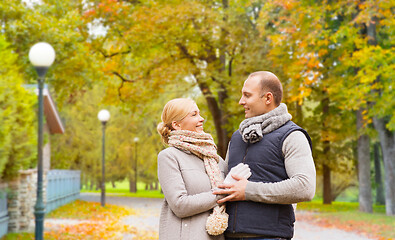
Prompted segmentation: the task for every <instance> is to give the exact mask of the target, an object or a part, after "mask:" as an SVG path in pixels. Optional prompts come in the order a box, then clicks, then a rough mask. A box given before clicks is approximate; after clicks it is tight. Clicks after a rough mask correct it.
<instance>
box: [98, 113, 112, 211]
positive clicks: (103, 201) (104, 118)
mask: <svg viewBox="0 0 395 240" xmlns="http://www.w3.org/2000/svg"><path fill="white" fill-rule="evenodd" d="M97 118H98V119H99V121H100V122H101V123H102V126H103V128H102V131H103V133H102V159H101V201H100V202H101V205H102V206H103V207H104V205H106V199H105V198H106V185H105V161H104V160H105V142H106V138H105V137H106V123H107V121H108V120H109V119H110V112H109V111H107V110H105V109H103V110H101V111H100V112H99V114H98V115H97Z"/></svg>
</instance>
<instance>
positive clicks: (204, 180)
mask: <svg viewBox="0 0 395 240" xmlns="http://www.w3.org/2000/svg"><path fill="white" fill-rule="evenodd" d="M203 122H204V119H203V118H202V117H201V116H200V112H199V108H198V106H197V105H196V103H195V102H194V101H193V100H191V99H187V98H177V99H173V100H171V101H169V102H168V103H167V104H166V105H165V107H164V109H163V112H162V122H161V123H159V125H158V132H159V134H160V135H161V136H162V140H163V141H164V143H165V144H167V145H169V147H168V148H166V149H165V150H163V151H161V152H160V153H159V155H158V178H159V182H160V184H161V187H162V190H163V193H164V195H165V200H164V203H163V206H162V210H161V215H160V224H159V239H160V240H177V239H180V240H191V239H196V240H205V239H207V240H213V239H215V240H216V239H221V240H222V239H224V237H223V235H222V233H223V232H224V231H225V229H226V227H227V224H228V215H227V214H226V213H225V205H221V206H218V204H217V203H216V202H217V200H219V198H221V197H217V196H215V195H214V194H212V191H211V189H213V188H216V187H217V185H219V184H221V183H222V182H223V174H224V171H225V169H226V164H225V162H224V160H223V159H222V158H221V157H219V156H218V154H217V151H216V146H215V144H214V141H213V138H212V137H211V135H210V134H207V133H205V132H204V131H203Z"/></svg>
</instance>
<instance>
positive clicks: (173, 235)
mask: <svg viewBox="0 0 395 240" xmlns="http://www.w3.org/2000/svg"><path fill="white" fill-rule="evenodd" d="M241 93H242V95H241V98H240V101H239V104H240V105H241V106H243V107H244V112H245V120H244V121H242V122H241V124H240V127H239V129H238V130H237V131H235V132H234V133H233V135H232V138H231V140H230V142H229V145H228V151H227V156H226V159H225V160H223V159H222V158H221V157H220V156H218V154H217V151H216V150H217V148H216V145H215V143H214V141H213V138H212V136H211V135H210V134H207V133H205V132H204V131H203V122H204V119H203V118H202V117H201V116H200V112H199V108H198V106H197V105H196V103H195V102H194V101H193V100H191V99H186V98H178V99H173V100H171V101H169V102H168V103H167V104H166V105H165V107H164V109H163V112H162V122H161V123H159V125H158V132H159V134H160V135H161V136H162V139H163V141H164V143H165V144H166V145H168V146H169V147H168V148H166V149H165V150H163V151H161V152H160V153H159V154H158V178H159V182H160V184H161V187H162V190H163V193H164V196H165V199H164V202H163V206H162V210H161V214H160V224H159V239H160V240H177V239H180V240H192V239H196V240H205V239H207V240H213V239H227V240H242V239H261V240H262V239H291V238H292V237H293V233H294V222H295V214H294V209H293V207H292V204H294V203H298V202H302V201H309V200H311V199H312V198H313V197H314V194H315V184H316V182H315V181H316V172H315V166H314V161H313V157H312V146H311V144H312V143H311V139H310V137H309V135H308V133H307V132H306V131H305V130H304V129H303V128H301V127H299V126H298V125H296V124H295V123H294V122H292V121H291V118H292V116H291V115H290V114H289V113H288V110H287V106H286V105H285V104H284V103H281V100H282V95H283V89H282V85H281V82H280V81H279V79H278V78H277V76H276V75H274V74H273V73H271V72H268V71H260V72H255V73H252V74H250V75H249V77H248V78H247V80H245V82H244V85H243V88H242V91H241ZM240 163H243V164H244V165H243V166H244V167H247V168H249V171H248V172H249V173H250V174H248V175H243V174H241V172H240V171H239V173H238V174H234V172H236V171H235V170H236V168H237V167H239V166H240V165H239V164H240ZM232 169H233V170H232ZM231 170H232V172H231V173H230V174H231V176H228V178H233V181H232V182H231V183H224V177H225V176H226V174H228V172H230V171H231ZM232 173H233V174H232ZM228 178H227V179H228ZM247 178H248V179H247Z"/></svg>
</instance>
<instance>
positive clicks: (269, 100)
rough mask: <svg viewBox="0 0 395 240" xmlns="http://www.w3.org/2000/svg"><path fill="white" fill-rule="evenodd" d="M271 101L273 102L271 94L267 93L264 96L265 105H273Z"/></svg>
mask: <svg viewBox="0 0 395 240" xmlns="http://www.w3.org/2000/svg"><path fill="white" fill-rule="evenodd" d="M273 101H274V96H273V93H271V92H268V93H267V94H266V98H265V103H266V104H268V105H269V104H271V103H273Z"/></svg>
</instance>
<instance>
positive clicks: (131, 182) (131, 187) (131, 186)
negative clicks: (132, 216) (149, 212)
mask: <svg viewBox="0 0 395 240" xmlns="http://www.w3.org/2000/svg"><path fill="white" fill-rule="evenodd" d="M129 192H132V193H135V192H137V184H136V181H134V179H131V177H129Z"/></svg>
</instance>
